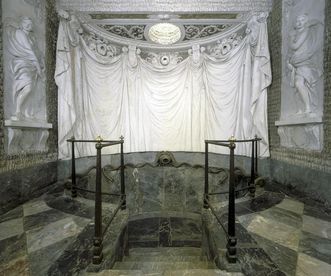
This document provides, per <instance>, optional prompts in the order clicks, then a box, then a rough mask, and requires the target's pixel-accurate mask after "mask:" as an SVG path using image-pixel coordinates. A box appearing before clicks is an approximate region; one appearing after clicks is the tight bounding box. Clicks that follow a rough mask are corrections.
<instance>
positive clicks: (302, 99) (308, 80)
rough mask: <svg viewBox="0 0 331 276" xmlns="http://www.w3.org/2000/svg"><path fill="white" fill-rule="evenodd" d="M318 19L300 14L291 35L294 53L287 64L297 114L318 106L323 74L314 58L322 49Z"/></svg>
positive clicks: (291, 47) (310, 110)
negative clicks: (318, 87) (318, 91)
mask: <svg viewBox="0 0 331 276" xmlns="http://www.w3.org/2000/svg"><path fill="white" fill-rule="evenodd" d="M321 25H322V24H321V23H320V22H319V21H317V20H308V16H307V15H306V14H302V15H298V16H297V17H296V21H295V24H294V27H293V31H292V32H291V33H290V37H289V48H290V50H291V52H292V55H291V56H290V58H289V59H288V62H287V66H288V68H289V69H290V85H291V87H294V88H295V95H296V98H297V105H298V107H297V110H296V113H297V114H303V113H311V112H313V111H314V110H313V109H314V107H315V106H316V96H317V95H316V91H315V90H316V89H315V88H314V87H315V85H316V83H317V81H318V80H319V79H320V77H321V75H322V70H320V69H319V67H318V65H317V64H316V61H315V60H314V58H315V55H316V53H317V52H318V51H319V50H321V46H322V45H321V41H322V40H321V37H320V32H321V31H320V28H319V27H320V26H321Z"/></svg>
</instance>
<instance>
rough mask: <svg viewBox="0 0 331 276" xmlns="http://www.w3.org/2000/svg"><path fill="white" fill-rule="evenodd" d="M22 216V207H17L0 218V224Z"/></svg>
mask: <svg viewBox="0 0 331 276" xmlns="http://www.w3.org/2000/svg"><path fill="white" fill-rule="evenodd" d="M22 216H23V207H22V205H21V206H18V207H16V208H15V209H12V210H10V211H8V212H7V213H5V214H3V215H1V216H0V223H1V222H4V221H6V220H11V219H16V218H20V217H22Z"/></svg>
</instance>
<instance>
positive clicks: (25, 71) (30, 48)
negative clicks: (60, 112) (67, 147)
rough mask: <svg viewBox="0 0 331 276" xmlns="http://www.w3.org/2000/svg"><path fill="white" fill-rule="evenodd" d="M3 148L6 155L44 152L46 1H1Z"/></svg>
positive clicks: (46, 133)
mask: <svg viewBox="0 0 331 276" xmlns="http://www.w3.org/2000/svg"><path fill="white" fill-rule="evenodd" d="M2 9H3V16H2V18H3V34H2V36H3V54H4V115H5V143H6V145H5V150H6V153H7V154H9V155H16V154H24V153H34V152H46V151H47V139H48V136H49V133H48V130H49V129H51V128H52V125H51V124H49V123H47V115H46V114H47V111H46V93H45V90H46V89H45V80H46V77H45V73H46V72H45V62H44V56H45V43H46V41H45V32H46V30H45V12H46V10H45V3H44V1H39V0H12V1H4V2H3V3H2Z"/></svg>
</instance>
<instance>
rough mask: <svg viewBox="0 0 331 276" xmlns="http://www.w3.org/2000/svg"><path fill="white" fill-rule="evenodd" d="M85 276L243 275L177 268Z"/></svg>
mask: <svg viewBox="0 0 331 276" xmlns="http://www.w3.org/2000/svg"><path fill="white" fill-rule="evenodd" d="M85 275H87V276H147V275H148V276H183V275H187V276H188V275H189V276H244V274H242V273H239V272H226V271H222V270H219V269H179V270H166V271H165V272H152V273H148V274H146V273H144V272H143V271H141V270H116V269H113V270H104V271H101V272H98V273H86V274H85Z"/></svg>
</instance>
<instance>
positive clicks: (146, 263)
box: [98, 247, 241, 276]
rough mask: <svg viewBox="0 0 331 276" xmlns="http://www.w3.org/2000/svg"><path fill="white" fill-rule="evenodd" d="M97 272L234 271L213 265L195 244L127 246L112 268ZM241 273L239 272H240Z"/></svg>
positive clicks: (195, 274) (210, 275)
mask: <svg viewBox="0 0 331 276" xmlns="http://www.w3.org/2000/svg"><path fill="white" fill-rule="evenodd" d="M98 275H110V276H119V275H122V276H140V275H150V276H152V275H153V276H161V275H162V276H182V275H192V276H200V275H207V276H214V275H234V274H230V273H227V272H224V271H221V270H219V269H217V268H216V266H215V265H214V264H213V263H211V262H209V261H208V260H207V257H205V256H203V254H202V250H201V248H196V247H156V248H131V249H130V250H129V256H125V257H124V258H123V260H122V261H118V262H116V263H115V265H114V267H113V269H112V270H104V271H102V272H101V273H98ZM240 275H241V274H240Z"/></svg>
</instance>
